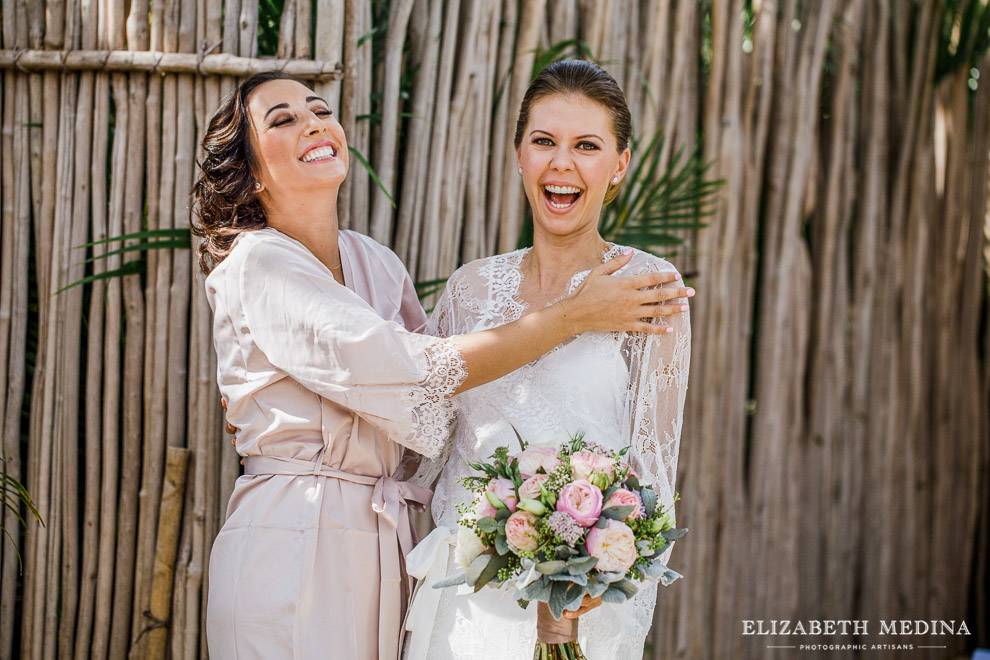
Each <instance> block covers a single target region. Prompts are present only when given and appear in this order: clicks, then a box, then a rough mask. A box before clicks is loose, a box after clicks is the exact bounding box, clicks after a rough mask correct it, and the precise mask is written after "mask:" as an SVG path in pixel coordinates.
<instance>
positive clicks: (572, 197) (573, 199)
mask: <svg viewBox="0 0 990 660" xmlns="http://www.w3.org/2000/svg"><path fill="white" fill-rule="evenodd" d="M583 194H584V191H583V190H581V189H580V188H575V187H574V186H564V185H557V184H546V185H544V186H543V197H544V198H546V200H547V204H548V205H549V206H550V208H552V209H555V210H557V211H567V210H568V209H570V208H572V207H573V206H574V205H575V204H577V201H578V199H580V198H581V195H583Z"/></svg>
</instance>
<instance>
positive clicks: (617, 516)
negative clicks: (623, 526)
mask: <svg viewBox="0 0 990 660" xmlns="http://www.w3.org/2000/svg"><path fill="white" fill-rule="evenodd" d="M635 508H636V507H635V506H633V505H632V504H627V505H625V506H610V507H608V508H607V509H602V518H608V519H609V520H625V518H626V516H628V515H629V514H630V513H632V512H633V510H634V509H635ZM599 520H601V518H599Z"/></svg>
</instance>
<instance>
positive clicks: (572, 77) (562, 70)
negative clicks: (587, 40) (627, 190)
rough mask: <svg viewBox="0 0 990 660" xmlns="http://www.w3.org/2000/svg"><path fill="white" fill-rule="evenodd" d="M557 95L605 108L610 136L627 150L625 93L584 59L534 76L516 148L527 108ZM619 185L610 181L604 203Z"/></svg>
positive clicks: (629, 121) (628, 132) (525, 99)
mask: <svg viewBox="0 0 990 660" xmlns="http://www.w3.org/2000/svg"><path fill="white" fill-rule="evenodd" d="M556 94H564V95H568V94H579V95H581V96H584V97H586V98H588V99H590V100H592V101H594V102H595V103H597V104H599V105H601V106H602V107H604V108H605V109H606V110H608V113H609V116H610V117H611V119H612V135H614V136H615V141H616V143H617V146H618V150H619V153H620V154H621V153H622V152H623V151H625V150H626V147H628V146H629V139H630V138H631V137H632V115H631V114H630V112H629V106H628V105H627V104H626V95H625V94H623V93H622V88H621V87H619V83H617V82H615V78H613V77H612V76H611V75H609V73H608V71H606V70H605V69H603V68H601V67H600V66H598V65H597V64H594V63H592V62H586V61H584V60H562V61H560V62H554V63H553V64H551V65H549V66H548V67H546V68H545V69H543V70H542V71H540V72H539V73H538V74H537V76H536V77H535V78H533V82H531V83H530V84H529V89H527V90H526V95H525V96H523V100H522V103H521V104H520V105H519V120H518V121H516V136H515V145H516V149H518V148H519V145H521V144H522V139H523V133H525V132H526V126H527V125H528V124H529V111H530V108H532V107H533V104H534V103H536V102H537V101H539V100H541V99H543V98H546V97H548V96H554V95H556ZM621 188H622V182H621V181H620V182H619V183H618V184H616V185H612V184H611V182H610V183H609V186H608V190H607V191H606V192H605V203H606V204H608V203H609V202H611V201H612V200H613V199H615V198H616V197H618V195H619V190H620V189H621Z"/></svg>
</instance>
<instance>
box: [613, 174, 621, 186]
mask: <svg viewBox="0 0 990 660" xmlns="http://www.w3.org/2000/svg"><path fill="white" fill-rule="evenodd" d="M618 183H619V177H618V176H613V177H612V185H613V186H615V185H618Z"/></svg>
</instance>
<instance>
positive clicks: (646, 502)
mask: <svg viewBox="0 0 990 660" xmlns="http://www.w3.org/2000/svg"><path fill="white" fill-rule="evenodd" d="M639 495H640V497H642V498H643V508H644V509H645V510H646V517H647V518H652V517H653V513H654V512H655V511H656V509H657V494H656V492H654V490H653V489H652V488H649V487H647V488H643V489H642V490H640V491H639Z"/></svg>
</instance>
